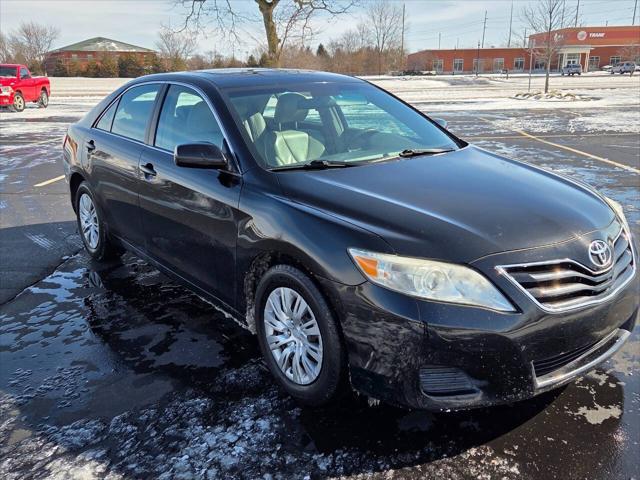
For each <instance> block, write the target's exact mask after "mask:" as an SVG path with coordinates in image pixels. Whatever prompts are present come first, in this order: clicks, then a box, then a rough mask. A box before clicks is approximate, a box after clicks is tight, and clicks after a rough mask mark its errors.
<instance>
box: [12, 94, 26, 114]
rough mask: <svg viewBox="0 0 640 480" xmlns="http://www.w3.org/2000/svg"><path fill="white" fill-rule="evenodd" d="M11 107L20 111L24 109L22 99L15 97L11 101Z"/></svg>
mask: <svg viewBox="0 0 640 480" xmlns="http://www.w3.org/2000/svg"><path fill="white" fill-rule="evenodd" d="M13 106H14V108H15V109H16V110H18V111H21V110H23V109H24V99H23V98H22V97H21V96H19V95H18V96H16V97H15V99H14V100H13Z"/></svg>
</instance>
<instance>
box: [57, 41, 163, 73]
mask: <svg viewBox="0 0 640 480" xmlns="http://www.w3.org/2000/svg"><path fill="white" fill-rule="evenodd" d="M155 53H156V52H155V51H154V50H150V49H148V48H144V47H138V46H136V45H131V44H128V43H124V42H120V41H118V40H111V39H110V38H104V37H95V38H90V39H88V40H84V41H82V42H78V43H74V44H72V45H67V46H66V47H61V48H58V49H56V50H52V51H50V52H49V53H48V54H47V58H46V60H45V68H46V71H47V72H53V71H54V69H55V66H56V63H57V62H58V60H61V61H62V63H63V64H64V65H65V66H66V67H68V66H69V65H70V64H71V63H74V64H75V65H77V66H78V67H79V68H80V69H84V68H85V67H86V66H87V65H88V64H89V62H91V61H92V60H94V61H96V62H100V60H101V59H103V58H104V57H105V56H110V57H112V58H113V59H114V60H115V61H116V62H117V61H118V57H119V56H120V55H133V56H135V57H138V60H140V61H142V62H145V61H147V60H149V59H150V58H151V56H152V55H155Z"/></svg>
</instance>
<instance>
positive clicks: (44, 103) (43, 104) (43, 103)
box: [38, 90, 49, 108]
mask: <svg viewBox="0 0 640 480" xmlns="http://www.w3.org/2000/svg"><path fill="white" fill-rule="evenodd" d="M38 106H39V107H40V108H47V107H48V106H49V94H48V93H47V91H46V90H42V92H40V97H39V98H38Z"/></svg>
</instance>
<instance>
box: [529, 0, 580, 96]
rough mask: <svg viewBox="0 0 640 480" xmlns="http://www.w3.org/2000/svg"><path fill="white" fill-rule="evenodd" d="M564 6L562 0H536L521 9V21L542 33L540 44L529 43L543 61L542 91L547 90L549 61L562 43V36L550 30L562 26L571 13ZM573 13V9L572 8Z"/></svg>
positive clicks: (534, 30) (536, 31) (549, 69)
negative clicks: (544, 73) (544, 71)
mask: <svg viewBox="0 0 640 480" xmlns="http://www.w3.org/2000/svg"><path fill="white" fill-rule="evenodd" d="M567 10H568V9H566V8H564V2H563V0H538V1H537V2H535V3H533V4H531V5H529V6H527V7H525V8H524V9H523V10H522V20H523V22H524V23H525V24H526V25H527V26H528V27H529V28H530V29H531V30H532V31H533V32H534V33H544V36H543V41H542V44H541V45H529V48H532V49H533V52H534V55H535V56H536V57H537V58H542V59H543V60H544V62H545V70H546V75H545V79H544V92H545V93H547V92H548V91H549V72H550V71H551V62H552V60H553V58H554V57H555V56H556V55H557V54H558V50H559V49H560V47H562V45H564V40H565V39H564V37H563V35H561V34H558V33H554V34H552V32H553V31H554V30H557V29H559V28H561V27H562V21H563V18H564V16H566V15H571V13H570V12H567ZM574 14H575V9H574Z"/></svg>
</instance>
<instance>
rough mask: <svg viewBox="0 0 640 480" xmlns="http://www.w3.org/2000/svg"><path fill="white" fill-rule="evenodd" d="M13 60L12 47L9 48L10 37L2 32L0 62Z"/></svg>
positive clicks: (0, 35) (0, 37) (0, 33)
mask: <svg viewBox="0 0 640 480" xmlns="http://www.w3.org/2000/svg"><path fill="white" fill-rule="evenodd" d="M12 60H13V55H12V53H11V49H10V48H9V39H8V38H7V36H6V35H5V34H4V33H2V32H0V63H9V62H11V61H12Z"/></svg>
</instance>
